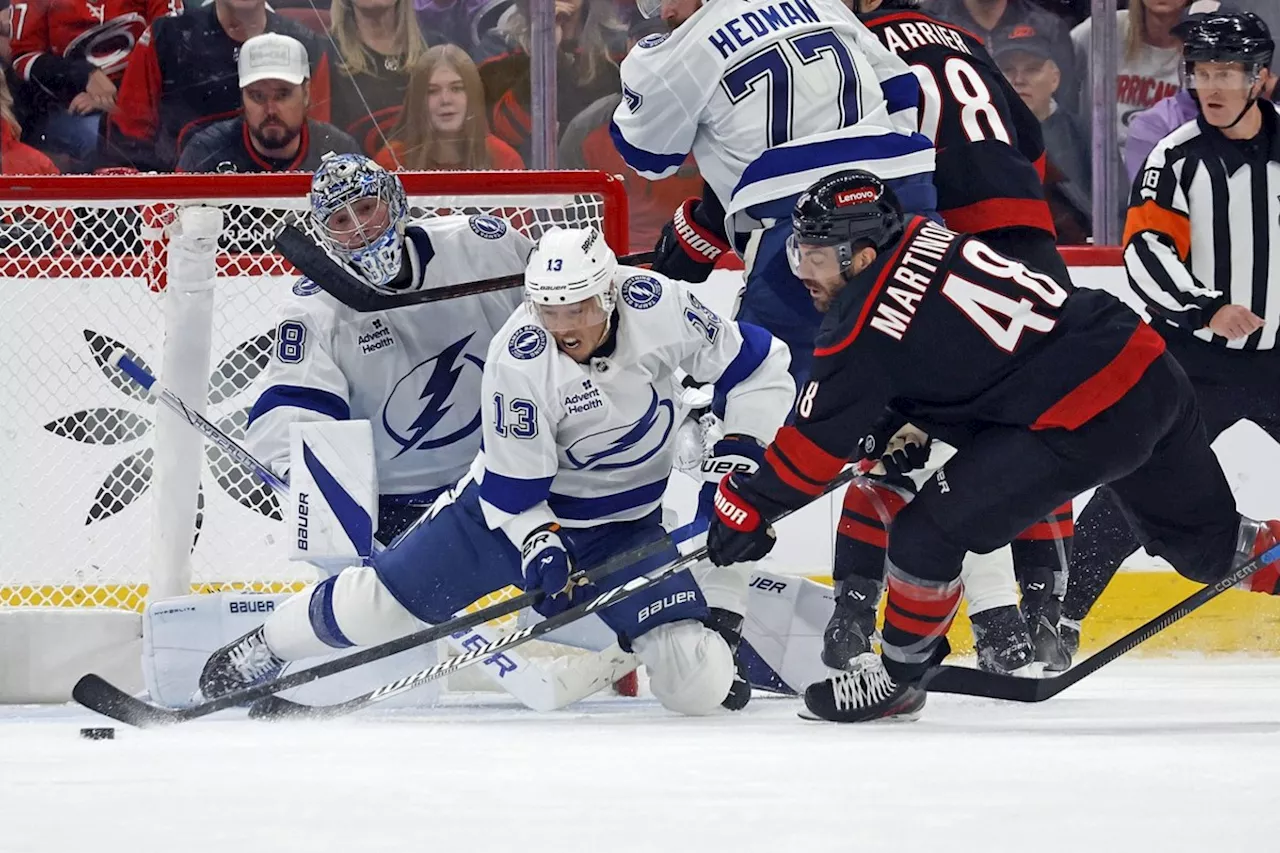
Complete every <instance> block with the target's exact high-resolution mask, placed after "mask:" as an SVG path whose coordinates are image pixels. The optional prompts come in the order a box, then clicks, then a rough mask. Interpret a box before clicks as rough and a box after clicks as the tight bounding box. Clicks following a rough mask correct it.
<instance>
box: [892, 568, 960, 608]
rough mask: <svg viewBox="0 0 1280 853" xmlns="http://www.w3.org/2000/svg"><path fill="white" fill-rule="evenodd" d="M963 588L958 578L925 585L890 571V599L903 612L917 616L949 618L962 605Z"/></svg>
mask: <svg viewBox="0 0 1280 853" xmlns="http://www.w3.org/2000/svg"><path fill="white" fill-rule="evenodd" d="M963 589H964V587H963V585H962V584H961V583H960V582H959V581H958V580H957V581H955V582H953V583H949V584H945V585H944V584H939V585H937V586H935V585H932V584H930V585H929V586H924V585H921V584H914V583H912V582H911V581H908V580H903V578H902V577H901V576H900V575H896V574H894V573H893V572H892V571H891V572H889V600H890V601H891V602H893V603H894V605H895V606H896V607H897V608H898V609H899V610H901V611H902V612H903V613H910V614H913V615H915V616H921V617H926V618H932V619H949V618H950V617H951V616H954V615H955V612H956V608H957V607H959V605H960V593H961V591H962V590H963Z"/></svg>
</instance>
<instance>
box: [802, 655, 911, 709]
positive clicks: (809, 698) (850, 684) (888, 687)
mask: <svg viewBox="0 0 1280 853" xmlns="http://www.w3.org/2000/svg"><path fill="white" fill-rule="evenodd" d="M924 702H925V692H924V691H923V690H921V689H920V688H919V687H916V686H915V685H914V684H898V683H897V682H895V681H894V680H893V678H892V677H891V676H890V675H889V673H888V672H886V671H885V668H884V664H883V663H882V662H881V661H880V657H879V655H876V654H873V653H870V652H868V653H866V654H862V655H859V656H858V657H857V658H855V659H854V660H853V661H852V662H851V663H850V669H849V671H848V672H842V673H840V674H839V675H837V676H835V677H834V678H829V679H827V680H826V681H819V682H817V683H815V684H810V685H809V686H808V688H806V689H805V691H804V706H805V709H806V710H807V713H805V712H802V713H801V714H800V716H801V717H804V718H805V719H808V720H830V721H831V722H833V723H865V722H870V721H871V720H887V719H894V720H914V719H915V718H916V717H918V716H919V715H920V709H921V708H923V707H924Z"/></svg>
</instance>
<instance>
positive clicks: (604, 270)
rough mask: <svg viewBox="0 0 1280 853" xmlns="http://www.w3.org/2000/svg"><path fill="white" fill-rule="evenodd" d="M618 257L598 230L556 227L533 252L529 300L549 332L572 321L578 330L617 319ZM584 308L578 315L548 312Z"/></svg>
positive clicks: (527, 271)
mask: <svg viewBox="0 0 1280 853" xmlns="http://www.w3.org/2000/svg"><path fill="white" fill-rule="evenodd" d="M617 269H618V259H617V258H616V257H615V256H614V254H613V250H612V249H610V248H609V245H608V244H607V243H605V240H604V237H603V236H602V235H601V234H600V232H599V231H598V230H596V229H595V228H591V227H588V228H559V227H556V228H551V229H549V230H548V231H546V232H545V233H544V234H543V235H542V238H541V239H540V240H538V244H537V245H536V246H534V247H533V251H532V252H531V253H530V254H529V262H528V264H527V265H526V267H525V273H524V292H525V298H526V299H527V300H528V301H529V303H530V305H531V306H532V307H533V309H534V312H535V313H536V314H537V315H538V317H539V319H540V320H542V323H543V325H544V326H545V327H546V329H547V331H549V332H555V331H563V328H561V329H557V328H555V326H557V325H563V324H565V323H570V322H571V323H572V324H573V327H574V328H580V327H581V326H584V325H593V324H594V323H597V322H601V321H605V322H607V321H608V319H609V318H610V317H611V316H613V308H614V305H616V304H617V288H616V287H615V286H614V283H613V276H614V273H615V272H616V271H617ZM570 305H580V306H581V309H580V311H579V313H578V314H576V315H574V314H569V313H566V312H561V311H555V310H545V309H554V308H557V307H560V306H565V307H567V306H570Z"/></svg>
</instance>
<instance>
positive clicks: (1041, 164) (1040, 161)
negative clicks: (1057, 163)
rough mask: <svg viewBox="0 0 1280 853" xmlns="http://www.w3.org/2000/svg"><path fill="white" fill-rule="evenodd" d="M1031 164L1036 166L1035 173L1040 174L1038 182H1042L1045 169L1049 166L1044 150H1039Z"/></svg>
mask: <svg viewBox="0 0 1280 853" xmlns="http://www.w3.org/2000/svg"><path fill="white" fill-rule="evenodd" d="M1031 165H1032V166H1035V167H1036V174H1037V175H1039V176H1040V183H1042V184H1043V183H1044V173H1045V170H1046V169H1047V168H1048V167H1049V158H1048V155H1047V154H1046V153H1045V152H1044V151H1041V152H1040V156H1039V157H1037V158H1036V159H1035V162H1034V163H1032V164H1031Z"/></svg>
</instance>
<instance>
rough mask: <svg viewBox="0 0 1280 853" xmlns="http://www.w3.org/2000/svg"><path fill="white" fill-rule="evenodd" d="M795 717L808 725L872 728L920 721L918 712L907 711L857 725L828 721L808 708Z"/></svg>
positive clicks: (864, 721) (798, 712)
mask: <svg viewBox="0 0 1280 853" xmlns="http://www.w3.org/2000/svg"><path fill="white" fill-rule="evenodd" d="M796 716H797V717H799V718H800V719H802V720H805V721H806V722H810V723H831V724H832V725H836V726H848V725H858V726H874V725H877V724H879V725H886V724H887V725H893V724H894V723H914V722H915V721H916V720H918V719H920V710H915V711H909V712H907V713H905V714H894V715H893V716H892V717H878V718H877V719H874V720H863V721H861V722H859V723H842V722H840V721H839V720H828V719H827V718H825V717H819V716H818V715H816V714H814V713H813V712H812V711H810V710H809V709H808V708H805V709H804V710H803V711H797V712H796Z"/></svg>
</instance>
